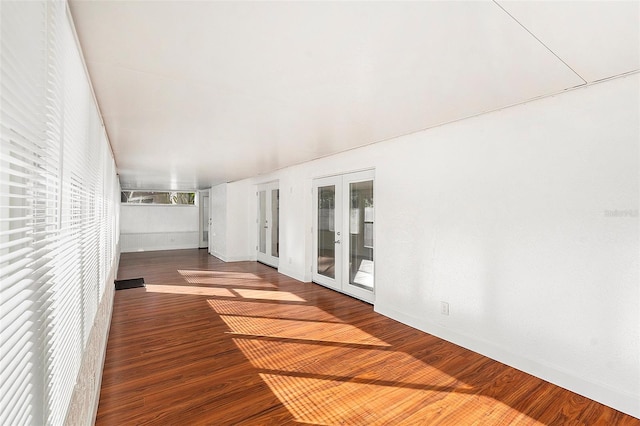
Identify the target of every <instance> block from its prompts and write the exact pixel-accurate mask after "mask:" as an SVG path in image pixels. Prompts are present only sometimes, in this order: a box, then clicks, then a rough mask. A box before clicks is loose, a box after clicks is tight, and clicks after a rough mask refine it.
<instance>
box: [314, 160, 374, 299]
mask: <svg viewBox="0 0 640 426" xmlns="http://www.w3.org/2000/svg"><path fill="white" fill-rule="evenodd" d="M373 182H374V172H373V170H370V171H364V172H357V173H348V174H344V175H340V176H330V177H326V178H320V179H315V180H314V182H313V199H314V200H313V201H314V206H313V210H314V234H315V238H314V244H313V281H314V282H316V283H318V284H322V285H325V286H327V287H330V288H332V289H334V290H337V291H340V292H343V293H346V294H349V295H351V296H354V297H357V298H358V299H361V300H364V301H366V302H373V301H374V268H373V266H374V253H373V247H374V238H373V235H374V199H373Z"/></svg>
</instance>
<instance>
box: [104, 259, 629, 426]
mask: <svg viewBox="0 0 640 426" xmlns="http://www.w3.org/2000/svg"><path fill="white" fill-rule="evenodd" d="M135 277H144V279H145V282H146V284H147V287H146V288H138V289H129V290H122V291H117V292H116V294H115V305H114V312H113V319H112V322H111V331H110V334H109V341H108V346H107V355H106V360H105V368H104V373H103V380H102V390H101V395H100V405H99V408H98V415H97V420H96V424H97V425H139V424H157V425H200V424H210V425H235V424H243V425H244V424H247V425H285V424H315V425H373V424H400V425H510V424H517V425H535V424H544V425H569V424H570V425H579V424H583V425H596V424H597V425H640V420H638V419H635V418H633V417H631V416H628V415H625V414H622V413H620V412H618V411H616V410H613V409H611V408H609V407H606V406H604V405H602V404H599V403H596V402H594V401H592V400H589V399H587V398H584V397H581V396H579V395H576V394H574V393H572V392H569V391H567V390H564V389H562V388H559V387H557V386H554V385H552V384H550V383H547V382H545V381H543V380H540V379H538V378H535V377H533V376H530V375H528V374H525V373H523V372H521V371H518V370H515V369H513V368H510V367H507V366H506V365H504V364H501V363H498V362H496V361H493V360H490V359H488V358H486V357H484V356H481V355H478V354H476V353H474V352H471V351H468V350H466V349H463V348H460V347H458V346H456V345H453V344H451V343H448V342H445V341H443V340H440V339H438V338H436V337H433V336H430V335H428V334H425V333H422V332H420V331H418V330H415V329H412V328H410V327H407V326H405V325H402V324H400V323H398V322H396V321H393V320H391V319H389V318H386V317H383V316H381V315H379V314H376V313H375V312H373V308H372V307H371V306H370V305H368V304H365V303H363V302H360V301H357V300H355V299H352V298H349V297H347V296H344V295H341V294H338V293H335V292H333V291H331V290H328V289H325V288H323V287H321V286H319V285H316V284H304V283H300V282H298V281H295V280H293V279H291V278H288V277H286V276H284V275H281V274H278V272H277V271H276V270H274V269H272V268H269V267H267V266H264V265H261V264H258V263H255V262H239V263H223V262H221V261H219V260H218V259H216V258H214V257H211V256H209V255H207V253H206V252H205V250H176V251H165V252H146V253H125V254H123V255H122V257H121V260H120V272H119V276H118V278H119V279H125V278H135Z"/></svg>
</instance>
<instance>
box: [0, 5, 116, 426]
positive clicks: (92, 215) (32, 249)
mask: <svg viewBox="0 0 640 426" xmlns="http://www.w3.org/2000/svg"><path fill="white" fill-rule="evenodd" d="M68 13H69V11H68V9H67V3H66V2H60V1H55V2H54V1H50V2H43V1H38V2H0V31H1V34H0V43H1V49H0V60H1V62H2V70H1V72H2V78H1V80H0V81H1V90H0V142H1V143H0V424H2V425H14V424H38V425H39V424H56V425H57V424H65V419H66V417H67V413H68V410H69V406H70V402H71V398H72V395H73V392H74V389H75V386H76V381H77V378H78V373H79V371H80V367H81V364H82V359H83V356H84V352H85V347H86V345H87V341H88V339H89V335H90V332H91V329H92V326H93V323H94V320H95V317H96V312H97V310H98V306H99V305H100V302H101V300H102V298H103V295H104V293H105V288H106V285H107V280H109V276H110V273H111V271H112V270H113V268H114V265H115V255H116V250H117V238H118V226H119V224H118V211H119V209H118V203H119V200H118V198H117V197H118V193H119V192H120V185H119V183H118V178H117V175H116V169H115V163H114V161H113V158H112V154H111V150H110V147H109V143H108V141H107V136H106V134H105V132H104V129H103V128H102V123H101V120H100V115H99V112H98V110H97V107H96V104H95V102H94V99H93V94H92V91H91V86H90V83H89V81H88V78H87V75H86V73H85V68H84V64H83V62H82V56H81V53H80V50H79V49H78V46H77V44H76V39H75V34H74V30H73V27H72V24H71V20H70V19H69V16H68Z"/></svg>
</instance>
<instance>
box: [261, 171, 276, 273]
mask: <svg viewBox="0 0 640 426" xmlns="http://www.w3.org/2000/svg"><path fill="white" fill-rule="evenodd" d="M256 196H257V198H258V203H257V204H258V212H257V213H258V219H257V220H256V223H257V225H258V245H257V246H256V257H257V259H258V261H259V262H262V263H266V264H267V265H270V266H273V267H274V268H277V267H278V261H279V256H280V190H279V188H278V183H277V182H275V183H269V184H265V185H260V186H258V190H257V192H256Z"/></svg>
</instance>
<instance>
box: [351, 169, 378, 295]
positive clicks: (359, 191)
mask: <svg viewBox="0 0 640 426" xmlns="http://www.w3.org/2000/svg"><path fill="white" fill-rule="evenodd" d="M349 202H350V208H349V284H352V285H354V286H358V287H361V288H364V289H368V290H373V181H372V180H368V181H364V182H355V183H350V184H349Z"/></svg>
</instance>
